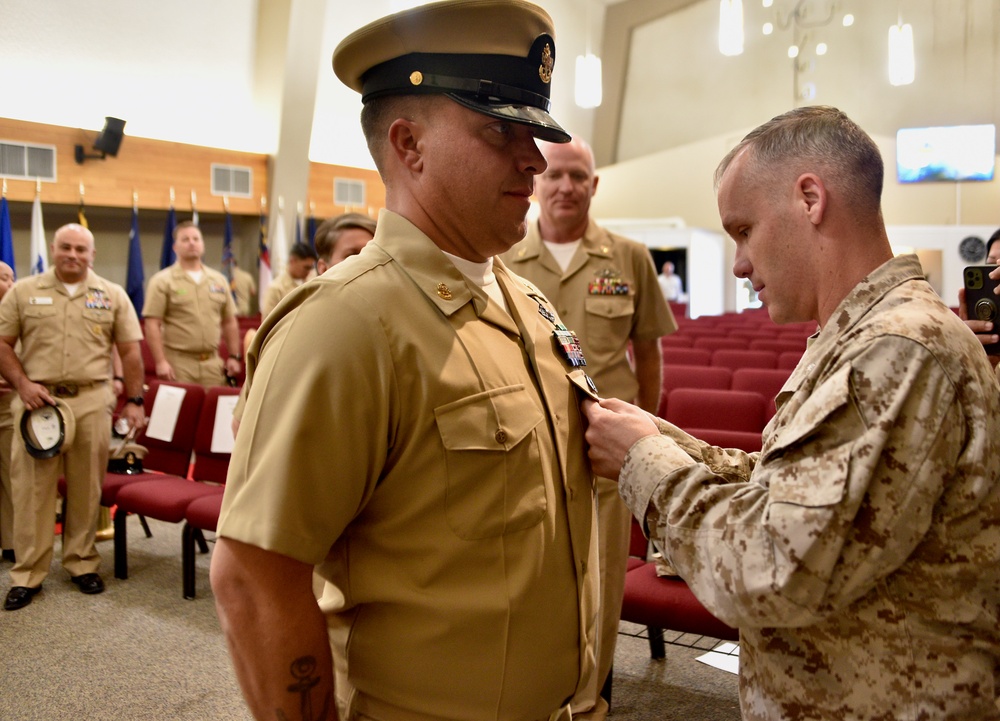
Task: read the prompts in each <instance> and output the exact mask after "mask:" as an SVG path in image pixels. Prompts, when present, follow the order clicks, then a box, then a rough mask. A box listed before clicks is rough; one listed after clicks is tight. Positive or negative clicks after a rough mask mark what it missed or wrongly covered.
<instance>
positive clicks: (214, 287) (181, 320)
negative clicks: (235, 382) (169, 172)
mask: <svg viewBox="0 0 1000 721" xmlns="http://www.w3.org/2000/svg"><path fill="white" fill-rule="evenodd" d="M174 253H175V254H176V255H177V262H176V263H174V264H173V265H172V266H170V267H169V268H164V269H163V270H161V271H160V272H158V273H156V274H155V275H154V276H153V277H152V278H150V279H149V285H148V286H147V288H146V303H145V304H144V305H143V308H142V315H143V317H144V318H145V319H146V342H147V343H148V344H149V350H150V352H151V353H152V354H153V360H154V361H156V377H157V378H159V379H160V380H165V381H180V382H182V383H200V384H201V385H203V386H217V385H222V384H223V383H224V382H225V376H229V377H231V378H235V377H237V376H238V375H239V373H240V369H241V368H240V364H241V363H242V361H243V355H242V353H241V352H240V331H239V323H238V322H237V320H236V304H235V303H234V302H233V296H232V293H230V291H229V283H228V281H227V280H226V277H225V276H224V275H222V273H220V272H218V271H217V270H213V269H212V268H209V267H208V266H206V265H204V264H203V263H202V262H201V259H202V257H203V256H204V255H205V241H204V240H203V239H202V237H201V230H199V229H198V226H197V225H195V224H194V223H192V222H191V221H184V222H182V223H178V224H177V227H176V228H175V229H174ZM220 338H224V339H225V341H226V348H227V349H228V351H229V357H228V358H226V360H225V362H223V360H222V359H221V358H219V339H220Z"/></svg>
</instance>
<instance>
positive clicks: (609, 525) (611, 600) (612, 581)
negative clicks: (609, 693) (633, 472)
mask: <svg viewBox="0 0 1000 721" xmlns="http://www.w3.org/2000/svg"><path fill="white" fill-rule="evenodd" d="M597 529H598V530H597V532H598V550H599V552H600V569H601V608H600V612H599V614H598V619H597V672H596V673H595V674H594V675H593V676H592V677H591V678H590V682H589V683H588V684H587V685H586V686H584V687H583V688H581V689H580V691H579V692H578V693H577V694H576V696H574V697H573V700H572V702H570V706H571V707H572V708H573V718H575V719H585V720H586V721H600V720H601V719H604V718H605V717H606V716H607V713H608V705H607V703H605V702H604V699H601V698H600V697H599V696H600V693H601V689H602V688H603V687H604V682H605V681H606V680H607V678H608V674H609V673H611V665H612V663H613V662H614V660H615V644H616V643H617V642H618V626H619V621H620V620H621V614H622V598H623V597H624V596H625V571H626V570H627V569H628V548H629V539H630V538H631V532H632V512H631V511H630V510H629V509H628V506H626V505H625V501H623V500H622V498H621V496H620V495H619V494H618V483H617V482H615V481H612V480H610V479H607V478H600V477H598V478H597Z"/></svg>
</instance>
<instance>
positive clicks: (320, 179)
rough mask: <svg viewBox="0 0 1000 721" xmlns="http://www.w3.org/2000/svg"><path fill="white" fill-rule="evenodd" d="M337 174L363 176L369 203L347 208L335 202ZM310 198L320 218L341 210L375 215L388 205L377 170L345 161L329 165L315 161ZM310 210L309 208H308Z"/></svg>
mask: <svg viewBox="0 0 1000 721" xmlns="http://www.w3.org/2000/svg"><path fill="white" fill-rule="evenodd" d="M334 178H347V179H349V180H361V181H363V182H364V183H365V199H366V201H367V202H366V203H365V207H363V208H347V207H344V206H340V205H334V203H333V181H334ZM309 202H310V203H311V204H312V205H313V210H314V214H315V216H316V217H317V218H332V217H333V216H335V215H340V214H341V213H347V212H350V211H353V212H355V213H366V214H367V215H370V216H371V217H372V218H375V217H377V216H378V211H379V209H381V208H384V207H385V186H384V185H383V184H382V179H381V178H380V177H379V175H378V173H377V172H375V171H374V170H366V169H364V168H348V167H345V166H343V165H326V164H324V163H311V164H310V166H309ZM307 210H308V209H307Z"/></svg>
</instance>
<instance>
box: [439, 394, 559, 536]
mask: <svg viewBox="0 0 1000 721" xmlns="http://www.w3.org/2000/svg"><path fill="white" fill-rule="evenodd" d="M434 416H435V419H436V421H437V427H438V432H439V433H440V436H441V442H442V444H443V445H444V455H445V465H446V473H447V490H446V502H445V505H446V514H447V519H448V525H449V526H450V527H451V529H452V530H453V531H454V532H455V534H456V535H457V536H458V537H459V538H463V539H465V540H480V539H484V538H495V537H498V536H502V535H504V534H507V533H513V532H515V531H521V530H524V529H526V528H530V527H532V526H535V525H537V524H538V523H540V522H541V521H542V519H543V518H544V516H545V512H546V506H547V503H546V496H545V483H544V480H543V479H544V476H545V473H546V470H545V469H544V468H543V467H542V458H541V453H540V450H539V439H538V433H539V432H540V430H539V426H540V425H541V424H542V422H543V419H544V418H543V415H542V412H541V410H540V409H539V408H538V407H537V406H536V405H535V403H534V401H533V400H532V399H531V397H530V396H529V395H528V393H527V391H526V390H525V388H524V386H521V385H518V386H510V387H506V388H499V389H495V390H491V391H486V392H484V393H477V394H476V395H473V396H469V397H467V398H463V399H461V400H458V401H455V402H453V403H449V404H447V405H444V406H441V407H439V408H436V409H435V410H434Z"/></svg>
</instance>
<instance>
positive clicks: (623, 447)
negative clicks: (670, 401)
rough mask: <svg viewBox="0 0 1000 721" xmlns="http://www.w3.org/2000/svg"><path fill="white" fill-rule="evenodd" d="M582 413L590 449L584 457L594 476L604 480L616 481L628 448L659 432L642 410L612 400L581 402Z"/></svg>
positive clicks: (629, 404) (623, 402)
mask: <svg viewBox="0 0 1000 721" xmlns="http://www.w3.org/2000/svg"><path fill="white" fill-rule="evenodd" d="M583 412H584V415H586V416H587V432H586V439H587V444H588V445H589V446H590V449H589V450H588V452H587V455H589V456H590V464H591V466H592V467H593V469H594V473H596V474H597V475H599V476H602V477H604V478H611V479H614V480H617V479H618V474H619V473H620V472H621V468H622V463H624V462H625V454H626V453H628V450H629V448H631V447H632V446H633V445H635V442H636V441H638V440H639V439H640V438H644V437H646V436H655V435H659V432H660V431H659V429H657V427H656V424H655V423H654V422H653V420H652V418H651V417H650V415H649V414H648V413H646V412H645V411H644V410H642V409H641V408H638V407H636V406H633V405H632V404H631V403H626V402H625V401H620V400H617V399H614V398H606V399H601V402H600V403H597V402H595V401H592V400H584V401H583Z"/></svg>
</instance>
